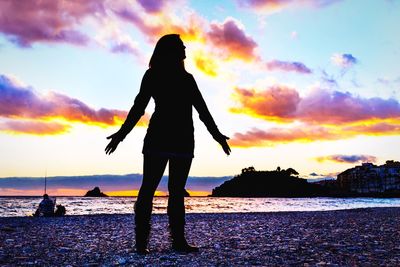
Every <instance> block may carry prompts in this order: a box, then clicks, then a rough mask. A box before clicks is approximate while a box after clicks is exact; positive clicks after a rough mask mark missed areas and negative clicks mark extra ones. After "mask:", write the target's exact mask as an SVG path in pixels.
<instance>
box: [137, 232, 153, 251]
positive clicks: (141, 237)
mask: <svg viewBox="0 0 400 267" xmlns="http://www.w3.org/2000/svg"><path fill="white" fill-rule="evenodd" d="M149 234H150V226H145V227H142V226H136V227H135V239H136V244H135V246H136V252H137V253H138V254H140V255H146V254H149V253H150V251H149V249H148V248H147V245H148V243H149Z"/></svg>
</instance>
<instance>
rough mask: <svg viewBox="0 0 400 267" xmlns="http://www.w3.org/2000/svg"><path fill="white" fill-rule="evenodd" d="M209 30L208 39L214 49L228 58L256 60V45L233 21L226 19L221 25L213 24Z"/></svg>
mask: <svg viewBox="0 0 400 267" xmlns="http://www.w3.org/2000/svg"><path fill="white" fill-rule="evenodd" d="M210 28H211V30H210V31H209V32H208V33H207V37H208V39H209V40H210V41H211V43H212V44H213V45H214V46H215V47H217V48H219V49H221V50H222V51H223V50H225V51H227V57H228V58H238V59H243V60H254V59H257V58H258V57H257V55H256V53H255V49H256V48H257V43H256V42H255V41H254V40H253V38H251V37H250V36H248V35H246V33H245V32H244V29H243V28H242V27H241V26H240V25H239V23H238V22H237V21H235V20H234V19H232V18H228V19H227V20H225V22H223V23H217V22H213V23H211V24H210Z"/></svg>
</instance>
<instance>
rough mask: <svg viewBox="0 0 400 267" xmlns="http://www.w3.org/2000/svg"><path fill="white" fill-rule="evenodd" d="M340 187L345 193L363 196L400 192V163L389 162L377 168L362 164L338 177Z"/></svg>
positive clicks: (372, 165)
mask: <svg viewBox="0 0 400 267" xmlns="http://www.w3.org/2000/svg"><path fill="white" fill-rule="evenodd" d="M337 184H338V186H339V187H340V188H341V189H342V190H345V191H350V192H356V193H361V194H365V193H366V194H368V193H398V192H400V162H399V161H393V160H388V161H386V163H385V164H383V165H380V166H377V165H374V164H372V163H362V165H361V166H356V167H354V168H351V169H347V170H345V171H344V172H342V173H340V174H339V175H338V176H337Z"/></svg>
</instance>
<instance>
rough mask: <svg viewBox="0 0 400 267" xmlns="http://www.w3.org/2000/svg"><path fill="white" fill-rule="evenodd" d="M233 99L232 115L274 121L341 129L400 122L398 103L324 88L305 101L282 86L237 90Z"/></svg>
mask: <svg viewBox="0 0 400 267" xmlns="http://www.w3.org/2000/svg"><path fill="white" fill-rule="evenodd" d="M233 97H234V99H235V100H236V101H237V103H238V106H237V107H233V108H231V111H232V112H234V113H243V114H246V115H249V116H252V117H257V118H262V119H265V120H272V121H280V122H293V121H301V122H306V123H309V124H324V125H338V124H344V123H345V124H351V123H360V122H369V124H371V122H372V121H375V122H374V123H373V124H376V122H380V121H382V120H400V103H399V102H398V101H397V100H395V99H382V98H378V97H373V98H362V97H359V96H354V95H352V94H351V93H349V92H344V93H343V92H339V91H331V90H325V89H321V88H316V89H314V90H313V91H311V92H310V93H309V94H308V95H305V96H304V97H301V96H300V95H299V93H298V92H297V91H296V90H295V89H294V88H289V87H287V86H282V85H274V86H271V87H269V88H267V89H265V90H260V91H257V90H255V89H241V88H236V89H235V92H234V93H233Z"/></svg>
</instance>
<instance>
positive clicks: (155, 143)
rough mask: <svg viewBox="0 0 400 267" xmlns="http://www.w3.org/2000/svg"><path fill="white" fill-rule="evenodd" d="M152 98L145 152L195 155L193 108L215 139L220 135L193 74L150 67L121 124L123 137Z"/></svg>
mask: <svg viewBox="0 0 400 267" xmlns="http://www.w3.org/2000/svg"><path fill="white" fill-rule="evenodd" d="M151 97H152V98H153V99H154V102H155V110H154V113H153V115H152V116H151V119H150V123H149V127H148V130H147V134H146V137H145V139H144V146H143V153H174V154H175V153H176V154H182V155H191V156H192V157H193V150H194V128H193V119H192V107H194V108H195V109H196V110H197V112H198V113H199V116H200V119H201V121H203V123H204V124H205V125H206V127H207V129H208V131H209V132H210V133H211V135H212V136H213V137H214V139H217V137H218V136H219V135H221V133H220V132H219V130H218V128H217V126H216V124H215V122H214V120H213V118H212V116H211V114H210V112H209V111H208V108H207V106H206V103H205V102H204V99H203V97H202V95H201V93H200V91H199V89H198V87H197V84H196V81H195V80H194V78H193V76H192V75H191V74H190V73H187V72H186V71H184V70H179V71H177V70H170V71H164V70H163V71H157V70H153V69H148V70H147V71H146V73H145V74H144V76H143V80H142V84H141V86H140V92H139V94H138V95H137V96H136V98H135V102H134V105H133V106H132V108H131V110H130V111H129V114H128V116H127V119H126V120H125V123H124V124H123V125H122V127H121V131H122V132H123V133H124V136H126V134H128V133H129V132H130V131H131V130H132V128H133V127H134V126H135V125H136V123H137V122H138V120H139V119H140V117H141V116H142V115H143V114H144V112H145V109H146V106H147V104H148V103H149V101H150V98H151Z"/></svg>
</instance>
